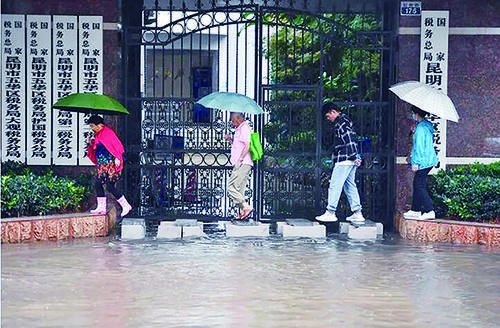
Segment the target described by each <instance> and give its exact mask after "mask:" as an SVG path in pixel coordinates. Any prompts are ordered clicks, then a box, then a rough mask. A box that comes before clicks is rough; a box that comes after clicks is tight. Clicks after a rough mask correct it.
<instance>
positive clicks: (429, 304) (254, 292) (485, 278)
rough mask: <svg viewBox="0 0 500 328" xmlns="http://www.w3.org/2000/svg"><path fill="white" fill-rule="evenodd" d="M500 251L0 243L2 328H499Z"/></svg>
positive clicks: (215, 239)
mask: <svg viewBox="0 0 500 328" xmlns="http://www.w3.org/2000/svg"><path fill="white" fill-rule="evenodd" d="M499 280H500V250H498V249H497V250H494V249H493V250H492V249H490V250H488V249H486V248H483V247H480V246H457V245H454V246H453V245H425V244H418V243H410V242H406V241H402V240H399V239H397V237H395V236H393V235H389V236H388V237H386V239H385V240H384V241H377V242H353V241H348V240H341V239H337V236H333V238H329V239H327V240H326V241H312V240H307V239H298V240H282V239H281V238H278V237H270V238H266V239H228V238H225V237H222V236H218V235H209V237H208V238H204V239H198V240H192V241H182V242H180V241H176V242H160V241H155V240H145V241H140V242H125V241H119V240H115V239H112V238H103V239H96V240H80V241H79V240H74V241H65V242H45V243H33V244H24V245H2V327H54V328H55V327H498V323H499V322H500V311H499V310H498V304H500V284H499Z"/></svg>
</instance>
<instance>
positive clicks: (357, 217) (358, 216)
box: [345, 211, 365, 222]
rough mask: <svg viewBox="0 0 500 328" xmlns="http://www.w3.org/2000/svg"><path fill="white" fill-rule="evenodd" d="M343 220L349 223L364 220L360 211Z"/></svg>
mask: <svg viewBox="0 0 500 328" xmlns="http://www.w3.org/2000/svg"><path fill="white" fill-rule="evenodd" d="M345 219H346V221H351V222H365V218H364V217H363V214H362V213H361V211H357V212H354V213H353V214H352V215H351V216H348V217H346V218H345Z"/></svg>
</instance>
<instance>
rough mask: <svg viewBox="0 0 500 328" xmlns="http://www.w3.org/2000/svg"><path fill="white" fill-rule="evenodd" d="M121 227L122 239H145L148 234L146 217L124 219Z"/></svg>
mask: <svg viewBox="0 0 500 328" xmlns="http://www.w3.org/2000/svg"><path fill="white" fill-rule="evenodd" d="M121 227H122V228H121V229H122V233H121V239H126V240H131V239H143V238H144V237H145V236H146V223H145V222H144V219H132V218H126V219H123V221H122V225H121Z"/></svg>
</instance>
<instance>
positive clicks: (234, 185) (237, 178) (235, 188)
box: [227, 164, 252, 208]
mask: <svg viewBox="0 0 500 328" xmlns="http://www.w3.org/2000/svg"><path fill="white" fill-rule="evenodd" d="M251 170H252V166H250V165H248V164H243V165H240V167H238V168H233V171H232V172H231V177H229V184H228V185H227V194H228V195H229V197H230V198H231V199H232V200H233V202H234V203H235V204H237V205H238V206H239V207H240V208H244V207H246V206H248V204H246V202H245V189H246V187H247V181H248V179H249V178H250V171H251Z"/></svg>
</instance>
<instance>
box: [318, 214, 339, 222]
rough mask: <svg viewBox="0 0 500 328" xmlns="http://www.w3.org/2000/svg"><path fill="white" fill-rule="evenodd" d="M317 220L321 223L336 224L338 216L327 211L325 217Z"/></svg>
mask: <svg viewBox="0 0 500 328" xmlns="http://www.w3.org/2000/svg"><path fill="white" fill-rule="evenodd" d="M316 220H318V221H321V222H335V221H337V216H336V215H335V213H334V212H330V211H326V212H325V213H324V214H323V215H320V216H317V217H316Z"/></svg>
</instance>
